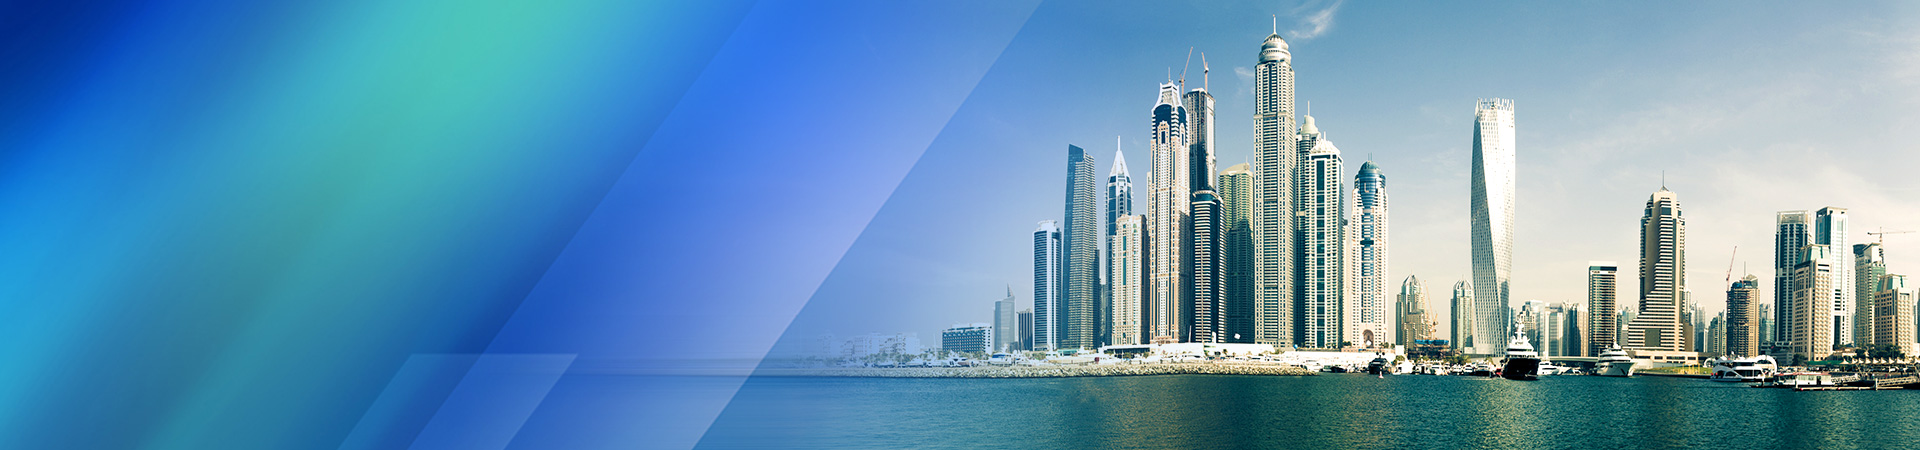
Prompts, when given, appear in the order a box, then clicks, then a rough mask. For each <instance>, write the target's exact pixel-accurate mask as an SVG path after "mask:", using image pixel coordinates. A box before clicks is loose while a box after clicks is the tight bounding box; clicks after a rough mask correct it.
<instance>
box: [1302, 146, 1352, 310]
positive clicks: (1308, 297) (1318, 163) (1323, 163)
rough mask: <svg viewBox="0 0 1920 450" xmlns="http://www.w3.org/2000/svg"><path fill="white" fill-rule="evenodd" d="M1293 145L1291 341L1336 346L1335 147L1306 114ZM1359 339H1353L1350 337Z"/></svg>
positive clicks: (1339, 218)
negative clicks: (1298, 154)
mask: <svg viewBox="0 0 1920 450" xmlns="http://www.w3.org/2000/svg"><path fill="white" fill-rule="evenodd" d="M1297 142H1298V144H1296V145H1298V146H1300V147H1301V150H1302V154H1303V155H1304V158H1302V159H1301V160H1300V165H1299V166H1298V167H1297V169H1298V170H1297V171H1296V173H1297V174H1298V175H1299V176H1300V178H1299V179H1300V183H1299V184H1298V185H1297V189H1299V190H1298V191H1296V192H1295V196H1294V198H1296V199H1298V200H1297V201H1298V203H1296V204H1294V206H1295V207H1296V209H1297V210H1298V211H1299V212H1298V213H1297V214H1296V215H1295V217H1294V220H1295V222H1294V227H1293V229H1294V236H1295V237H1294V242H1295V243H1296V244H1297V245H1299V247H1298V251H1297V252H1296V254H1297V255H1298V257H1297V258H1296V259H1295V261H1294V267H1295V268H1296V270H1295V272H1294V273H1295V274H1294V280H1295V281H1296V282H1297V283H1298V284H1297V286H1298V288H1297V289H1295V290H1294V292H1296V294H1295V298H1296V300H1295V301H1294V304H1295V305H1297V306H1296V308H1297V309H1296V312H1295V314H1296V316H1295V317H1294V325H1293V326H1294V344H1295V345H1298V346H1300V347H1306V348H1339V347H1340V346H1341V345H1340V344H1341V342H1343V341H1346V337H1347V336H1346V329H1347V324H1346V323H1345V322H1346V315H1345V314H1343V313H1342V311H1341V309H1342V308H1343V307H1344V306H1345V305H1344V304H1343V303H1344V302H1342V301H1341V296H1342V295H1341V294H1342V293H1343V291H1342V288H1341V286H1342V284H1343V282H1344V279H1345V278H1346V277H1345V276H1343V275H1345V273H1344V272H1345V271H1346V265H1345V264H1344V263H1343V262H1342V261H1343V259H1342V253H1343V252H1342V251H1341V250H1342V247H1343V246H1344V245H1345V244H1346V239H1344V235H1345V233H1346V223H1345V222H1346V219H1345V216H1346V215H1345V214H1343V213H1342V211H1341V210H1342V206H1345V205H1346V202H1344V201H1341V197H1344V196H1345V194H1346V190H1345V189H1341V185H1342V184H1344V183H1342V182H1343V181H1345V180H1344V179H1343V178H1344V177H1343V176H1342V175H1344V174H1343V173H1342V172H1343V170H1342V164H1341V160H1340V149H1338V148H1335V147H1334V146H1333V142H1332V141H1329V140H1327V138H1326V137H1325V136H1323V135H1321V133H1320V129H1319V128H1316V127H1315V125H1314V123H1313V116H1307V117H1306V121H1305V122H1304V123H1303V124H1302V125H1300V136H1299V138H1298V141H1297ZM1354 343H1355V344H1358V342H1354Z"/></svg>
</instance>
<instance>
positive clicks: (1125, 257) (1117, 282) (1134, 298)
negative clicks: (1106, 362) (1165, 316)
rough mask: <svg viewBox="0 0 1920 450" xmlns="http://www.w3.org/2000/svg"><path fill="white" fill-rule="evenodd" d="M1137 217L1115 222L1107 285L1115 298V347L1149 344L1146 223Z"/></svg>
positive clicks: (1115, 220)
mask: <svg viewBox="0 0 1920 450" xmlns="http://www.w3.org/2000/svg"><path fill="white" fill-rule="evenodd" d="M1143 220H1144V218H1142V217H1140V216H1135V215H1123V216H1120V217H1118V218H1116V219H1114V226H1115V227H1114V233H1113V240H1112V242H1111V243H1110V245H1111V247H1109V250H1108V258H1107V262H1109V263H1110V264H1108V267H1107V273H1108V277H1109V278H1107V280H1108V281H1107V284H1108V285H1109V286H1110V288H1109V289H1108V291H1109V292H1111V293H1112V295H1113V317H1112V319H1111V321H1112V322H1113V344H1114V345H1138V344H1144V343H1146V339H1145V338H1143V337H1142V336H1143V334H1142V333H1143V331H1144V330H1143V329H1142V328H1141V326H1142V325H1143V324H1144V323H1145V322H1143V321H1144V320H1145V319H1146V317H1145V315H1144V310H1143V309H1142V307H1143V306H1145V305H1144V302H1145V299H1144V298H1143V297H1141V295H1140V294H1141V289H1140V287H1141V283H1142V281H1143V278H1144V277H1143V276H1142V273H1141V272H1142V271H1143V270H1144V269H1145V268H1146V267H1145V265H1144V264H1142V260H1141V255H1142V253H1141V248H1142V245H1143V244H1144V242H1143V241H1142V239H1143V238H1144V234H1143V231H1144V230H1142V228H1143V227H1142V226H1141V225H1142V221H1143Z"/></svg>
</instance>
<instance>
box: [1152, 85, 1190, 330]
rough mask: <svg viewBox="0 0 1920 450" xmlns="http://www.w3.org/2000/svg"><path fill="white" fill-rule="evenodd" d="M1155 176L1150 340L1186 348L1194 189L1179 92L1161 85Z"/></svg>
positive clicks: (1156, 120) (1155, 125)
mask: <svg viewBox="0 0 1920 450" xmlns="http://www.w3.org/2000/svg"><path fill="white" fill-rule="evenodd" d="M1152 131H1153V136H1152V137H1151V139H1149V142H1151V148H1150V151H1151V152H1152V154H1153V172H1152V173H1150V174H1148V182H1147V186H1148V192H1147V199H1148V200H1147V201H1148V203H1149V205H1148V208H1147V214H1146V216H1147V244H1146V249H1147V253H1148V255H1147V266H1148V271H1147V285H1148V288H1147V295H1148V297H1147V298H1148V302H1149V304H1150V305H1151V307H1149V308H1148V309H1147V318H1148V321H1147V327H1148V339H1150V340H1151V341H1152V342H1154V343H1171V342H1184V341H1185V340H1186V337H1185V336H1182V335H1181V334H1180V332H1181V328H1183V326H1184V325H1185V323H1186V320H1185V318H1183V317H1180V314H1181V312H1182V310H1184V309H1185V307H1184V303H1185V302H1186V299H1185V298H1184V297H1186V294H1187V289H1186V288H1185V286H1183V285H1182V282H1183V281H1185V280H1186V278H1187V274H1186V273H1184V272H1183V271H1184V270H1185V269H1186V266H1187V263H1186V261H1185V260H1186V256H1187V248H1186V243H1187V239H1186V238H1187V236H1186V234H1187V218H1188V212H1189V210H1188V208H1189V207H1190V206H1191V205H1192V203H1191V202H1190V200H1189V198H1188V197H1189V196H1190V195H1191V194H1190V193H1191V190H1190V188H1191V187H1192V184H1191V183H1190V182H1188V181H1187V175H1188V172H1187V163H1188V162H1189V161H1188V158H1187V143H1186V142H1187V141H1186V139H1187V110H1186V108H1185V107H1183V106H1181V105H1180V87H1179V85H1177V84H1174V83H1173V82H1171V81H1169V82H1167V83H1165V84H1161V85H1160V103H1159V104H1156V105H1154V107H1153V127H1152Z"/></svg>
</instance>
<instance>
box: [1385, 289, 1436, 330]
mask: <svg viewBox="0 0 1920 450" xmlns="http://www.w3.org/2000/svg"><path fill="white" fill-rule="evenodd" d="M1394 306H1395V308H1394V309H1395V310H1397V311H1398V313H1397V314H1395V316H1397V317H1398V320H1396V321H1395V325H1394V330H1396V331H1395V335H1394V339H1393V342H1397V343H1400V344H1402V345H1406V344H1412V343H1413V342H1414V341H1422V340H1432V339H1433V319H1432V318H1431V316H1429V315H1428V314H1429V313H1428V311H1429V310H1428V309H1427V283H1426V282H1424V281H1420V278H1418V277H1414V276H1411V275H1409V276H1407V279H1406V280H1404V281H1401V282H1400V294H1399V295H1398V296H1396V298H1395V302H1394Z"/></svg>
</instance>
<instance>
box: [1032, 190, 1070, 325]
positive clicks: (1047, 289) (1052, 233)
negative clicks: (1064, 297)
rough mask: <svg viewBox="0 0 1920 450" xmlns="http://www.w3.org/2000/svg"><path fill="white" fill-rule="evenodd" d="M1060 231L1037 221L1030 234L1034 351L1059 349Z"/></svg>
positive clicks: (1046, 223)
mask: <svg viewBox="0 0 1920 450" xmlns="http://www.w3.org/2000/svg"><path fill="white" fill-rule="evenodd" d="M1060 269H1061V266H1060V227H1059V226H1058V225H1056V224H1055V222H1054V221H1051V220H1043V221H1040V229H1037V230H1033V349H1034V350H1053V349H1056V348H1059V345H1060V332H1061V331H1062V330H1061V329H1060V322H1061V318H1060V315H1061V312H1062V311H1061V309H1062V307H1063V306H1064V305H1062V304H1061V303H1062V301H1061V298H1060V294H1061V287H1060V282H1061V276H1060Z"/></svg>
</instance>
